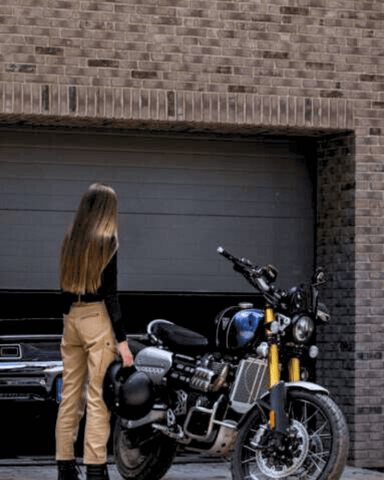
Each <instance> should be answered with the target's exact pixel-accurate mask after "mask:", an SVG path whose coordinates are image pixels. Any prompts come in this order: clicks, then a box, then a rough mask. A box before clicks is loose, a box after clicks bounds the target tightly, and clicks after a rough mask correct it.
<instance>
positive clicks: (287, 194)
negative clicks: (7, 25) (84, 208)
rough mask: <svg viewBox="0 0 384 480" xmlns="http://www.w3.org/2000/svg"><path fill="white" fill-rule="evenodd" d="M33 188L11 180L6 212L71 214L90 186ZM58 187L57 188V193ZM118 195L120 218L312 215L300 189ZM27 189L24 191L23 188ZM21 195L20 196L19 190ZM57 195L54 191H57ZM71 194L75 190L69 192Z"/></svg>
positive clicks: (140, 187) (128, 189)
mask: <svg viewBox="0 0 384 480" xmlns="http://www.w3.org/2000/svg"><path fill="white" fill-rule="evenodd" d="M33 183H36V185H35V188H31V186H29V187H28V188H25V182H20V184H19V185H17V181H13V182H12V185H10V188H9V190H11V191H12V192H13V193H6V192H4V190H6V189H3V192H2V194H1V205H2V208H3V209H7V210H31V211H44V212H45V211H47V210H51V211H60V212H63V211H71V210H72V211H75V209H76V207H77V205H78V200H79V196H80V195H81V193H82V192H83V191H84V189H85V188H86V187H87V186H88V184H89V182H87V183H86V184H84V185H83V188H80V187H79V186H77V188H76V190H77V191H76V192H75V191H74V192H73V193H72V194H69V193H68V194H62V193H61V191H63V189H64V188H65V187H63V184H62V182H58V181H55V182H54V181H50V182H49V185H50V186H49V188H48V189H47V191H46V193H41V192H42V191H44V189H45V185H44V183H47V181H46V180H44V181H42V180H39V181H38V182H35V181H33ZM55 185H57V189H55ZM114 186H115V188H116V190H117V191H118V192H119V209H120V212H121V213H129V212H136V213H149V212H153V213H158V214H186V215H197V214H206V215H240V216H261V217H263V216H265V213H266V212H268V213H267V214H268V215H270V210H275V212H276V213H278V216H280V217H289V216H291V215H292V213H293V212H295V214H296V215H297V216H312V214H313V213H312V212H313V208H312V199H311V197H310V195H309V194H306V192H303V189H302V188H300V189H299V188H296V189H295V188H292V187H294V182H292V186H291V188H288V187H285V188H281V187H278V186H275V185H271V186H269V187H265V186H260V187H254V186H252V188H248V187H247V185H242V186H239V187H235V186H230V187H223V186H215V185H206V186H198V185H196V184H195V185H163V184H155V185H153V184H151V185H148V184H147V185H146V184H138V183H136V184H132V183H130V184H125V183H122V182H115V183H114ZM24 188H25V189H24ZM20 190H23V193H24V194H23V195H20V194H18V193H17V191H20ZM55 190H56V191H55ZM73 190H74V189H73Z"/></svg>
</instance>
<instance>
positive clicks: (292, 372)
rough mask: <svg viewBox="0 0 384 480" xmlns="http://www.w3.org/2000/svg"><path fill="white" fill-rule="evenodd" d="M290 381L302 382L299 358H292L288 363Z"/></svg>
mask: <svg viewBox="0 0 384 480" xmlns="http://www.w3.org/2000/svg"><path fill="white" fill-rule="evenodd" d="M288 370H289V381H290V382H300V360H299V359H298V358H291V360H290V361H289V365H288Z"/></svg>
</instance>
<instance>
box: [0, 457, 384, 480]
mask: <svg viewBox="0 0 384 480" xmlns="http://www.w3.org/2000/svg"><path fill="white" fill-rule="evenodd" d="M8 462H10V463H11V462H12V461H10V460H9V461H8ZM38 462H40V464H38ZM185 462H186V463H185ZM6 463H7V461H4V460H3V461H1V463H0V480H54V479H57V468H56V465H55V464H54V462H53V461H45V462H44V461H42V459H36V460H35V461H33V459H19V460H17V462H16V461H15V460H13V463H14V464H13V465H11V464H8V465H7V464H6ZM80 469H81V472H82V474H83V475H82V478H83V479H84V480H85V478H86V475H85V467H84V466H81V467H80ZM108 471H109V477H110V480H122V477H121V476H120V474H119V472H118V471H117V468H116V466H115V465H113V464H109V465H108ZM375 479H377V480H379V479H384V473H380V472H377V471H374V470H364V469H361V468H353V467H349V466H348V467H346V468H345V470H344V472H343V475H342V477H341V480H375ZM163 480H232V477H231V472H230V467H229V463H221V462H215V463H198V462H192V463H188V461H186V460H183V461H176V463H175V464H174V465H173V466H172V467H171V468H170V470H169V471H168V473H167V474H166V475H165V477H164V478H163Z"/></svg>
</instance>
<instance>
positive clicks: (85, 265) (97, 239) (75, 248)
mask: <svg viewBox="0 0 384 480" xmlns="http://www.w3.org/2000/svg"><path fill="white" fill-rule="evenodd" d="M118 246H119V242H118V235H117V195H116V192H115V191H114V190H113V189H112V188H111V187H110V186H108V185H105V184H103V183H94V184H93V185H91V186H90V187H89V188H88V190H87V191H86V192H85V193H84V195H83V196H82V198H81V201H80V206H79V208H78V210H77V212H76V215H75V219H74V222H73V224H72V226H71V228H70V229H69V231H68V233H67V234H66V235H65V237H64V241H63V243H62V246H61V255H60V267H61V271H60V287H61V288H62V289H63V290H66V291H68V292H72V293H76V294H84V293H85V292H90V293H95V292H96V290H97V289H98V288H99V287H100V278H101V272H102V271H103V269H104V268H105V267H106V265H107V264H108V262H109V261H110V259H111V257H112V256H113V254H114V253H115V252H116V250H117V248H118Z"/></svg>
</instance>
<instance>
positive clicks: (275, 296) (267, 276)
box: [217, 246, 281, 304]
mask: <svg viewBox="0 0 384 480" xmlns="http://www.w3.org/2000/svg"><path fill="white" fill-rule="evenodd" d="M217 252H218V253H219V254H220V255H222V256H223V257H225V258H227V259H228V260H230V261H231V262H232V263H233V264H234V269H235V270H236V271H238V272H240V273H241V274H242V275H243V276H244V277H245V279H246V280H247V281H248V282H249V283H250V284H251V285H252V286H253V287H255V288H257V290H259V291H260V292H261V293H262V294H263V295H264V296H265V298H266V299H267V300H268V301H269V302H271V303H273V304H277V303H279V302H280V300H281V295H280V293H278V292H277V290H276V289H274V287H273V286H272V285H271V283H272V282H273V281H274V280H275V278H276V275H277V269H276V268H275V267H274V266H273V265H268V266H266V267H257V266H256V265H253V264H252V262H251V261H250V260H248V259H247V258H238V257H235V256H234V255H232V254H231V253H229V252H228V251H227V250H225V249H224V248H223V247H221V246H220V247H218V249H217Z"/></svg>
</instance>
